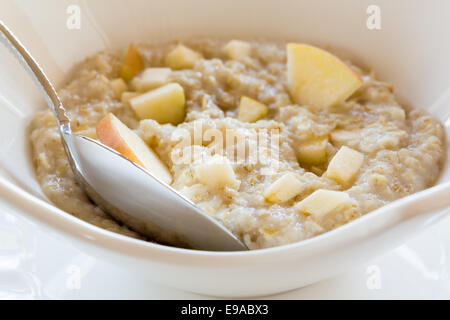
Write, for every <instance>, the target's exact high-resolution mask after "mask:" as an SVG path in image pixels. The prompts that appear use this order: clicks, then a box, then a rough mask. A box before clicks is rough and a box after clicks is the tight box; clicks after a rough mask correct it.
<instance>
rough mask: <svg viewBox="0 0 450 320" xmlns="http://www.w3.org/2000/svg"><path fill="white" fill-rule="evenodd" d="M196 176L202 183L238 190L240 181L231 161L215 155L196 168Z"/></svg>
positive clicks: (213, 186)
mask: <svg viewBox="0 0 450 320" xmlns="http://www.w3.org/2000/svg"><path fill="white" fill-rule="evenodd" d="M195 174H196V176H197V179H198V181H199V182H200V183H202V184H204V185H206V186H209V187H212V188H220V187H230V188H233V189H238V188H239V185H240V181H239V180H238V179H237V178H236V175H235V173H234V170H233V167H232V166H231V163H230V161H229V160H228V159H227V158H225V157H223V156H219V155H215V156H213V157H212V158H210V159H208V160H206V161H205V162H203V163H201V164H198V165H197V166H196V167H195Z"/></svg>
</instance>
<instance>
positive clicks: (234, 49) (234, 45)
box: [223, 40, 252, 60]
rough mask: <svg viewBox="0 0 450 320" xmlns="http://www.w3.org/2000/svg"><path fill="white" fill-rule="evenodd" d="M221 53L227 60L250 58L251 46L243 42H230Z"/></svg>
mask: <svg viewBox="0 0 450 320" xmlns="http://www.w3.org/2000/svg"><path fill="white" fill-rule="evenodd" d="M223 52H224V53H225V55H226V56H227V58H228V59H233V60H239V58H241V57H248V56H250V54H251V52H252V46H251V45H250V43H248V42H245V41H240V40H231V41H230V42H228V43H227V44H226V45H225V46H224V47H223Z"/></svg>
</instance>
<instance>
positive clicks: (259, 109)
mask: <svg viewBox="0 0 450 320" xmlns="http://www.w3.org/2000/svg"><path fill="white" fill-rule="evenodd" d="M268 112H269V108H267V106H266V105H265V104H263V103H261V102H258V101H256V100H254V99H251V98H249V97H245V96H243V97H241V102H240V104H239V110H238V119H239V120H241V121H245V122H255V121H258V120H260V119H262V118H264V117H265V116H267V113H268Z"/></svg>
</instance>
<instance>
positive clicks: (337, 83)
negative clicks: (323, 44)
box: [287, 43, 362, 108]
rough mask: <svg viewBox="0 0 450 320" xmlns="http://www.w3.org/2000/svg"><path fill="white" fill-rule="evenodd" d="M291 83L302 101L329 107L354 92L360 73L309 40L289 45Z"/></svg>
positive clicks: (290, 87) (289, 77) (290, 85)
mask: <svg viewBox="0 0 450 320" xmlns="http://www.w3.org/2000/svg"><path fill="white" fill-rule="evenodd" d="M287 70H288V87H289V91H290V93H291V95H292V97H293V99H294V101H295V102H296V103H297V104H299V105H310V106H312V107H314V108H328V107H330V106H333V105H336V104H339V103H341V102H343V101H345V100H346V99H347V98H348V97H349V96H351V95H352V94H353V93H354V92H355V91H356V90H357V89H358V88H359V87H360V86H361V84H362V79H361V78H360V77H359V75H358V74H357V73H356V72H354V71H353V70H352V69H351V68H349V67H348V66H347V65H346V64H345V63H344V62H342V61H341V60H340V59H339V58H337V57H336V56H334V55H332V54H331V53H329V52H327V51H325V50H322V49H319V48H316V47H313V46H310V45H306V44H298V43H289V44H288V45H287Z"/></svg>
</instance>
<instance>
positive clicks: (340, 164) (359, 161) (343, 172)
mask: <svg viewBox="0 0 450 320" xmlns="http://www.w3.org/2000/svg"><path fill="white" fill-rule="evenodd" d="M363 162H364V155H363V154H362V153H361V152H358V151H356V150H353V149H351V148H349V147H346V146H343V147H341V148H340V149H339V151H338V152H337V153H336V155H335V156H334V157H333V159H331V161H330V163H329V164H328V168H327V171H326V172H325V175H326V176H327V177H329V178H331V179H333V180H335V181H337V182H339V183H342V184H346V183H349V182H350V181H351V180H353V179H354V178H355V177H356V175H357V174H358V172H359V169H360V168H361V166H362V165H363Z"/></svg>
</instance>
